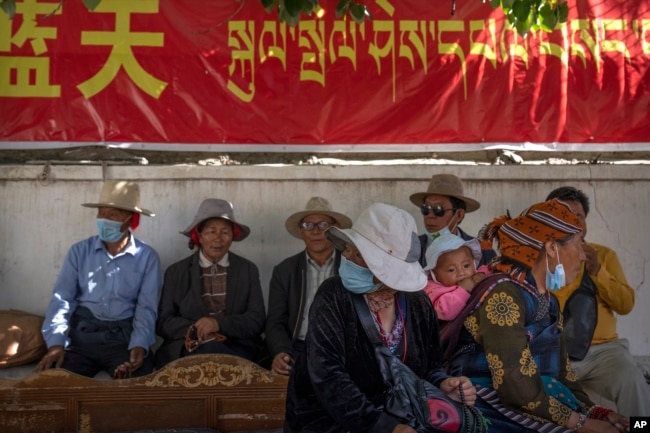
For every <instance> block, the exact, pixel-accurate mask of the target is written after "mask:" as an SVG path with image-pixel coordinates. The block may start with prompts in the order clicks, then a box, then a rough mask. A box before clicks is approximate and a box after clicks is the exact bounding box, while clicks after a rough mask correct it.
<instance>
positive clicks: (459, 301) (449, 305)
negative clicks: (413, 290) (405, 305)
mask: <svg viewBox="0 0 650 433" xmlns="http://www.w3.org/2000/svg"><path fill="white" fill-rule="evenodd" d="M476 273H484V274H485V275H492V272H490V270H489V269H488V267H487V266H485V265H482V266H479V268H478V269H477V270H476ZM424 291H425V292H426V294H427V295H428V296H429V299H431V303H432V304H433V308H434V309H435V310H436V315H437V316H438V320H452V319H454V318H455V317H456V316H457V315H458V313H460V310H462V309H463V307H464V306H465V303H466V302H467V300H468V299H469V295H470V293H469V292H468V291H467V290H465V289H463V288H462V287H460V286H449V287H447V286H443V285H442V284H440V283H437V282H435V281H433V280H429V281H428V282H427V285H426V286H425V288H424Z"/></svg>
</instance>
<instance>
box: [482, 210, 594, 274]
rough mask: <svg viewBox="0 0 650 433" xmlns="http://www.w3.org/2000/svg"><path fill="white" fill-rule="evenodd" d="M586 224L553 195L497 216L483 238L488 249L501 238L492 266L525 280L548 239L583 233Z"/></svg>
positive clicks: (496, 269)
mask: <svg viewBox="0 0 650 433" xmlns="http://www.w3.org/2000/svg"><path fill="white" fill-rule="evenodd" d="M583 228H584V227H583V226H582V222H581V221H580V220H579V219H578V217H577V216H576V215H575V214H574V213H573V212H571V209H570V208H569V206H568V205H567V204H566V203H564V202H562V201H559V200H558V199H553V200H549V201H545V202H542V203H538V204H535V205H533V206H531V207H529V208H528V209H526V210H525V211H523V212H522V213H521V215H519V216H518V217H516V218H510V216H508V215H503V216H500V217H498V218H496V219H495V220H494V221H492V222H491V223H490V224H489V225H488V226H487V227H485V229H484V230H483V231H482V235H481V242H482V245H483V248H488V249H489V248H492V244H493V242H494V240H495V239H496V240H497V241H498V246H499V250H500V256H499V257H497V258H496V259H495V260H494V261H493V262H492V263H491V264H490V267H491V268H492V270H494V271H495V272H505V273H507V274H510V276H512V277H513V278H515V279H517V280H519V281H523V280H524V279H525V278H526V274H527V273H528V272H529V271H530V269H531V268H532V266H533V265H534V264H535V262H536V261H537V258H538V257H539V254H540V252H541V251H542V248H543V247H544V243H545V242H548V241H555V240H558V239H563V238H566V237H569V236H571V235H574V234H576V233H580V232H581V231H582V230H583Z"/></svg>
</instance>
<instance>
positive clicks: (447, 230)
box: [424, 227, 451, 241]
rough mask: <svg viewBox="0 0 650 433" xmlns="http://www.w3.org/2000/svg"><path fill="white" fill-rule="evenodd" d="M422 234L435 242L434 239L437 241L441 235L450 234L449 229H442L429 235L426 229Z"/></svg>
mask: <svg viewBox="0 0 650 433" xmlns="http://www.w3.org/2000/svg"><path fill="white" fill-rule="evenodd" d="M424 232H425V233H426V235H427V237H428V238H429V239H431V240H432V241H435V240H436V239H438V238H439V237H440V236H442V235H446V234H451V231H450V230H449V227H444V228H443V229H442V230H440V231H437V232H435V233H429V232H428V231H427V230H426V229H425V230H424Z"/></svg>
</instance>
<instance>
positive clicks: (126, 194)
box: [82, 180, 156, 217]
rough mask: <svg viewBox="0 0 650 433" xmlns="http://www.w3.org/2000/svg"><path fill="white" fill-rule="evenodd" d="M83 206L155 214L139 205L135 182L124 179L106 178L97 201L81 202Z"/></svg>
mask: <svg viewBox="0 0 650 433" xmlns="http://www.w3.org/2000/svg"><path fill="white" fill-rule="evenodd" d="M82 206H85V207H113V208H116V209H122V210H126V211H129V212H137V213H139V214H143V215H146V216H150V217H152V216H155V215H156V214H155V213H153V212H152V211H150V210H149V209H145V208H143V207H140V187H139V186H138V184H137V183H135V182H129V181H126V180H107V181H104V185H102V190H101V192H100V193H99V200H98V201H97V203H83V204H82Z"/></svg>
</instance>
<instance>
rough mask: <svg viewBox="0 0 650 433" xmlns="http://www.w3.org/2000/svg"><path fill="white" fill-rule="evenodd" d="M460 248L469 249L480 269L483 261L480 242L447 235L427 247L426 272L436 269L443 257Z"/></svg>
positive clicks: (450, 234)
mask: <svg viewBox="0 0 650 433" xmlns="http://www.w3.org/2000/svg"><path fill="white" fill-rule="evenodd" d="M460 247H467V248H469V250H470V251H471V253H472V258H473V259H474V265H475V266H476V267H477V268H478V264H479V262H480V261H481V243H480V242H479V240H478V239H470V240H468V241H466V240H465V239H463V238H461V237H460V236H456V235H455V234H452V233H445V234H442V235H440V236H439V237H437V238H436V239H434V240H433V242H431V245H429V246H428V247H427V250H426V252H425V257H426V259H427V266H426V267H425V268H424V270H425V271H429V270H431V269H433V268H435V267H436V265H437V264H438V259H439V258H440V256H441V255H443V254H445V253H448V252H449V251H454V250H457V249H458V248H460Z"/></svg>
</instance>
